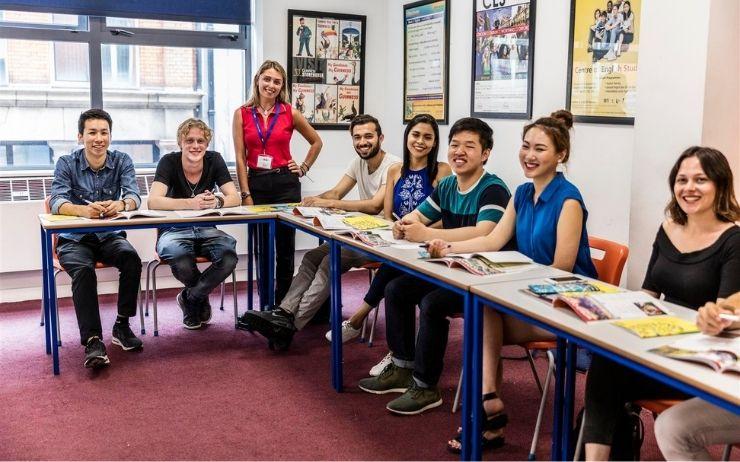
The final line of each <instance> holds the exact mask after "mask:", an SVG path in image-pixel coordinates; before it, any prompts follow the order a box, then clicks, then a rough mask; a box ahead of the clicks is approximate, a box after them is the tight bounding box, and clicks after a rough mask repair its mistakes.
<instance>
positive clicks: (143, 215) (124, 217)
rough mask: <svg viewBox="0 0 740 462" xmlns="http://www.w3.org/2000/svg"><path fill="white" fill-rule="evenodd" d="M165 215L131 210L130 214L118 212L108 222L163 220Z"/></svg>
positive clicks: (151, 211) (150, 211) (149, 211)
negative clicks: (134, 219) (135, 219)
mask: <svg viewBox="0 0 740 462" xmlns="http://www.w3.org/2000/svg"><path fill="white" fill-rule="evenodd" d="M166 216H167V215H165V214H163V213H160V212H155V211H154V210H132V211H130V212H118V214H117V215H114V216H112V217H110V218H108V219H109V220H130V219H132V218H165V217H166Z"/></svg>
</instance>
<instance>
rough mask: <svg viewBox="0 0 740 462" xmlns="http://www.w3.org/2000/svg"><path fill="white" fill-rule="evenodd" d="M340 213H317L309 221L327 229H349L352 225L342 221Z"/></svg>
mask: <svg viewBox="0 0 740 462" xmlns="http://www.w3.org/2000/svg"><path fill="white" fill-rule="evenodd" d="M343 219H344V217H342V216H341V215H317V216H315V217H313V219H312V221H311V223H313V225H314V226H321V227H322V228H324V229H325V230H327V231H340V230H341V231H345V230H351V229H352V227H351V226H349V225H348V224H347V223H345V222H344V220H343Z"/></svg>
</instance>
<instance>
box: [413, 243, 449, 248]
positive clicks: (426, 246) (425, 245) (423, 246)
mask: <svg viewBox="0 0 740 462" xmlns="http://www.w3.org/2000/svg"><path fill="white" fill-rule="evenodd" d="M419 247H421V248H422V249H428V248H429V243H428V242H425V243H423V244H419ZM450 247H452V244H447V245H446V246H445V249H449V248H450Z"/></svg>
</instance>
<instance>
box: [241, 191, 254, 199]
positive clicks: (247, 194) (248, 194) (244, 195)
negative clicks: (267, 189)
mask: <svg viewBox="0 0 740 462" xmlns="http://www.w3.org/2000/svg"><path fill="white" fill-rule="evenodd" d="M251 195H252V193H250V192H247V191H242V200H244V199H246V198H247V197H249V196H251Z"/></svg>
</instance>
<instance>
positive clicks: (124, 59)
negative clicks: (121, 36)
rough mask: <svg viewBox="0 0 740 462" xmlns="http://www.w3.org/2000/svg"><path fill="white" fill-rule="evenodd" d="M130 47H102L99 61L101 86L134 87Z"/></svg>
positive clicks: (132, 54)
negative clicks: (100, 64)
mask: <svg viewBox="0 0 740 462" xmlns="http://www.w3.org/2000/svg"><path fill="white" fill-rule="evenodd" d="M132 48H133V46H131V45H103V46H102V48H101V50H100V53H101V61H102V66H103V85H108V86H110V87H128V88H131V87H133V86H134V85H135V83H136V80H135V77H136V76H135V74H134V72H133V69H134V65H135V63H134V55H135V54H134V53H133V52H132Z"/></svg>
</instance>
